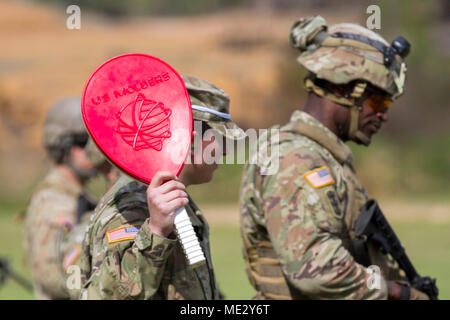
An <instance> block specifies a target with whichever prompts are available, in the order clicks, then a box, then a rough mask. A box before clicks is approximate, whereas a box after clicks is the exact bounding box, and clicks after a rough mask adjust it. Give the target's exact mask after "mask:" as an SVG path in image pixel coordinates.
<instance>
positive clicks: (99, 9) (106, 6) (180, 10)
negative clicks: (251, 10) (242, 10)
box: [36, 0, 249, 18]
mask: <svg viewBox="0 0 450 320" xmlns="http://www.w3.org/2000/svg"><path fill="white" fill-rule="evenodd" d="M36 2H43V3H48V4H55V5H60V6H68V5H72V4H74V5H78V6H80V8H83V9H88V10H92V11H95V12H96V13H99V14H103V15H106V16H108V17H111V18H121V17H127V16H136V15H150V16H154V15H158V16H166V15H190V14H199V13H208V12H214V11H216V10H219V9H224V8H231V7H235V6H242V5H244V4H246V3H248V2H249V1H248V0H190V1H185V0H170V1H167V0H150V1H148V0H128V1H123V0H95V1H91V0H36Z"/></svg>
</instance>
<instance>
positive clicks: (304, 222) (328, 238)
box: [241, 111, 400, 299]
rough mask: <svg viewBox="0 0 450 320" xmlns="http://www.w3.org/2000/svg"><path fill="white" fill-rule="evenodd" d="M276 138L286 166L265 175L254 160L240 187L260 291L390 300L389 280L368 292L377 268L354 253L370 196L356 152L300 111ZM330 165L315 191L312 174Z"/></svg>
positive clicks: (388, 271) (377, 260) (391, 271)
mask: <svg viewBox="0 0 450 320" xmlns="http://www.w3.org/2000/svg"><path fill="white" fill-rule="evenodd" d="M262 139H265V138H264V137H262ZM277 140H279V142H277ZM261 143H263V140H262V141H261ZM271 143H279V148H280V158H279V170H278V171H277V173H276V174H274V175H267V176H262V175H260V174H259V167H258V166H257V165H247V166H246V167H245V169H244V176H243V181H242V189H241V227H242V233H243V237H244V239H245V242H247V250H246V251H245V258H246V260H247V261H248V262H250V266H249V269H248V271H249V273H250V274H249V277H250V279H251V281H252V282H253V283H254V284H256V289H257V290H258V291H259V293H260V296H261V297H266V298H283V299H288V298H290V297H292V298H299V299H301V298H305V299H307V298H309V299H312V298H313V299H319V298H323V299H327V298H328V299H330V298H333V299H383V298H387V288H386V282H385V280H384V279H383V278H382V279H381V280H382V281H381V289H380V290H378V289H372V290H370V289H368V287H367V283H368V282H367V281H368V279H369V276H370V273H369V272H368V271H367V269H366V268H365V267H363V266H361V265H359V264H358V263H356V262H355V261H354V259H353V257H352V245H351V241H350V240H351V235H350V232H353V231H352V227H353V226H354V222H355V220H356V218H357V217H358V214H359V209H360V207H361V206H362V205H363V204H364V203H365V202H366V201H367V200H368V195H367V192H366V190H365V189H364V187H363V186H362V185H361V183H360V182H359V180H358V178H357V177H356V173H355V171H354V168H353V155H352V153H351V151H350V149H349V148H348V147H347V146H346V145H345V144H344V143H343V142H342V141H341V140H339V138H338V137H337V136H336V135H335V134H334V133H332V132H331V131H330V130H329V129H327V128H326V127H325V126H323V125H322V124H321V123H320V122H319V121H318V120H316V119H314V118H313V117H311V116H310V115H308V114H307V113H304V112H301V111H295V112H294V114H293V115H292V117H291V121H290V122H289V123H288V124H287V125H285V126H283V127H281V129H280V133H279V135H276V136H274V137H272V142H271ZM272 161H275V160H273V159H272ZM324 166H325V167H326V168H327V169H328V170H329V172H330V173H331V176H332V177H333V180H334V182H333V183H331V184H329V185H326V186H323V187H319V188H315V187H314V186H312V185H311V184H310V183H308V181H307V179H306V178H305V175H307V174H308V173H310V172H312V171H314V170H316V169H318V168H322V167H324ZM249 255H250V256H253V258H252V257H249ZM258 257H264V258H265V259H262V260H261V259H258ZM371 258H372V262H373V264H375V265H378V266H379V267H380V269H381V271H382V274H383V276H384V277H385V278H386V279H391V280H392V279H397V280H399V279H400V274H399V271H398V269H396V268H395V267H394V265H393V264H392V262H391V261H390V260H389V259H388V258H387V257H386V256H384V255H382V254H381V253H380V252H379V251H375V250H373V252H372V257H371ZM269 259H270V260H269ZM252 264H253V265H252ZM280 267H281V268H280Z"/></svg>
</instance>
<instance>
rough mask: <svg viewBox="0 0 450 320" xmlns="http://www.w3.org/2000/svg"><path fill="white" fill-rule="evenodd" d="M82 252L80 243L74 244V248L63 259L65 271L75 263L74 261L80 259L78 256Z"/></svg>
mask: <svg viewBox="0 0 450 320" xmlns="http://www.w3.org/2000/svg"><path fill="white" fill-rule="evenodd" d="M80 254H81V248H80V246H79V245H78V244H76V245H74V246H73V247H72V249H70V251H69V252H67V253H66V255H65V256H64V259H63V261H62V267H63V269H64V271H67V269H68V268H69V267H70V266H71V265H73V263H74V262H75V261H76V260H77V259H78V257H79V256H80Z"/></svg>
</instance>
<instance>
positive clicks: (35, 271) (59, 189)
mask: <svg viewBox="0 0 450 320" xmlns="http://www.w3.org/2000/svg"><path fill="white" fill-rule="evenodd" d="M83 193H86V191H85V190H83V188H82V187H81V185H79V184H77V183H74V182H71V181H69V180H67V179H66V178H65V177H64V176H63V175H62V174H61V173H60V171H59V170H57V169H56V168H54V169H52V170H50V172H49V173H48V175H47V176H46V177H45V178H44V181H43V182H42V183H41V184H40V185H39V186H38V188H37V190H36V191H35V192H34V194H33V196H32V197H31V201H30V204H29V207H28V209H27V212H26V218H25V248H26V250H25V251H26V254H27V260H28V262H29V265H30V267H31V271H32V276H33V280H34V284H35V294H36V297H37V298H38V299H69V298H70V295H69V291H68V289H67V288H66V278H65V272H64V269H63V267H62V266H63V265H70V264H71V260H72V259H77V257H78V256H79V255H80V253H81V251H78V252H77V251H74V252H71V253H70V255H66V253H68V252H67V251H66V250H67V249H66V245H65V244H64V242H65V239H66V238H67V237H70V236H71V235H70V234H71V233H70V231H71V230H72V229H73V228H74V226H75V225H76V223H77V208H78V202H79V198H80V196H81V195H82V194H83Z"/></svg>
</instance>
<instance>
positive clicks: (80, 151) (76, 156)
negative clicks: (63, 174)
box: [70, 146, 94, 170]
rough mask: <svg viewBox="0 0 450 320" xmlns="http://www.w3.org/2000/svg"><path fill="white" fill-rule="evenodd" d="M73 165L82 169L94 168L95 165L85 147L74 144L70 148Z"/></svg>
mask: <svg viewBox="0 0 450 320" xmlns="http://www.w3.org/2000/svg"><path fill="white" fill-rule="evenodd" d="M70 158H71V162H72V165H74V166H75V167H76V168H78V169H81V170H94V165H93V164H92V163H91V162H90V161H89V160H88V158H87V156H86V151H85V150H84V148H81V147H78V146H73V147H72V149H71V150H70Z"/></svg>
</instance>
